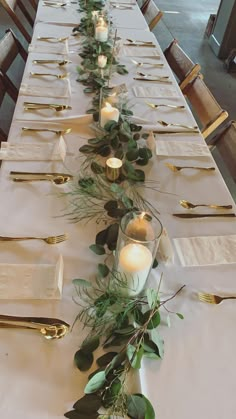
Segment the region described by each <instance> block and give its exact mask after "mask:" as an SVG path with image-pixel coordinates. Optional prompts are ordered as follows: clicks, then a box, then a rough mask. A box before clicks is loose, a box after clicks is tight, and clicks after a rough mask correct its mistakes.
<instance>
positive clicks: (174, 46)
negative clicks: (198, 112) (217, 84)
mask: <svg viewBox="0 0 236 419" xmlns="http://www.w3.org/2000/svg"><path fill="white" fill-rule="evenodd" d="M164 55H165V57H166V59H167V61H168V64H169V66H170V67H171V69H172V70H173V72H174V73H175V75H176V76H177V78H178V80H179V87H180V89H181V90H184V88H185V87H186V86H187V84H188V83H189V82H191V81H192V80H193V79H194V78H195V77H196V76H197V75H198V74H199V72H200V70H201V66H200V65H199V64H194V62H193V61H192V60H191V58H190V57H189V56H188V55H187V54H186V53H185V52H184V50H183V49H182V48H181V47H180V46H179V44H178V41H177V40H176V39H174V40H173V41H172V42H171V43H170V45H169V46H168V47H167V48H166V50H165V51H164Z"/></svg>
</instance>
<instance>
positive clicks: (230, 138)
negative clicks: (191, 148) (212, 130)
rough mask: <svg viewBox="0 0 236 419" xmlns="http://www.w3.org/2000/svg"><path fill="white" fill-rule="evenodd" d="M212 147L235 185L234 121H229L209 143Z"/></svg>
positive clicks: (235, 132) (235, 130)
mask: <svg viewBox="0 0 236 419" xmlns="http://www.w3.org/2000/svg"><path fill="white" fill-rule="evenodd" d="M209 145H210V146H211V145H213V147H212V148H211V150H212V152H214V149H215V148H216V149H217V151H218V153H219V155H220V157H221V158H222V160H223V162H224V163H225V165H226V167H227V169H228V171H229V172H230V174H231V176H232V178H233V179H234V182H235V183H236V121H230V122H229V123H228V124H226V125H225V127H223V129H222V130H221V131H220V132H219V133H218V134H216V135H215V136H214V137H213V138H212V139H211V140H210V142H209Z"/></svg>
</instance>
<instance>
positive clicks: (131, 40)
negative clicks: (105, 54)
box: [126, 39, 154, 45]
mask: <svg viewBox="0 0 236 419" xmlns="http://www.w3.org/2000/svg"><path fill="white" fill-rule="evenodd" d="M126 41H128V42H130V43H131V44H136V43H141V44H145V45H146V44H147V45H148V44H150V45H154V44H153V42H152V41H140V40H136V41H134V40H133V39H126Z"/></svg>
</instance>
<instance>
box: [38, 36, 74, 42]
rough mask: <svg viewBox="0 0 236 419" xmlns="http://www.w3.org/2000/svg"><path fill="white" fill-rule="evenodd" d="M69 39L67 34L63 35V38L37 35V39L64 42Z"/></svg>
mask: <svg viewBox="0 0 236 419" xmlns="http://www.w3.org/2000/svg"><path fill="white" fill-rule="evenodd" d="M67 39H69V36H65V37H64V38H57V37H55V36H38V37H37V40H38V41H55V42H64V41H66V40H67Z"/></svg>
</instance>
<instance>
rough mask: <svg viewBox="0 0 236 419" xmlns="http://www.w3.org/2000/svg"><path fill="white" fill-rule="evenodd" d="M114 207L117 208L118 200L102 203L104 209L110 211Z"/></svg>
mask: <svg viewBox="0 0 236 419" xmlns="http://www.w3.org/2000/svg"><path fill="white" fill-rule="evenodd" d="M114 208H118V202H117V201H108V202H106V204H105V205H104V209H105V210H106V211H110V210H112V209H114Z"/></svg>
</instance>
